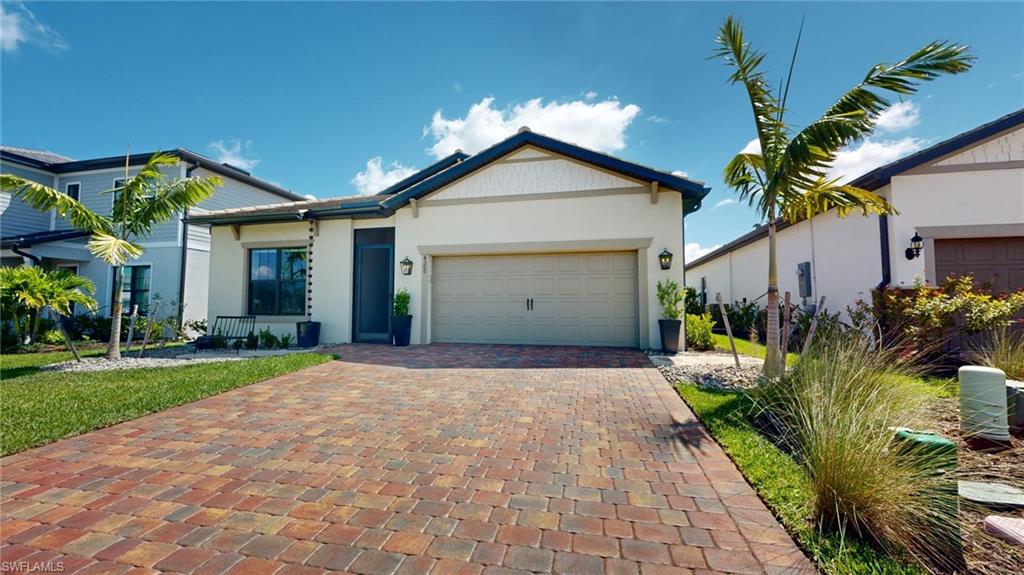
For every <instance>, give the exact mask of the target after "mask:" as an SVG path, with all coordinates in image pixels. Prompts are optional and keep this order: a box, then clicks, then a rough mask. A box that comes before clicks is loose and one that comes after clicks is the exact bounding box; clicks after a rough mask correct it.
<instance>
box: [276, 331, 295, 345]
mask: <svg viewBox="0 0 1024 575" xmlns="http://www.w3.org/2000/svg"><path fill="white" fill-rule="evenodd" d="M291 344H292V334H290V333H282V334H281V337H279V338H278V339H277V345H278V347H280V348H281V349H288V346H290V345H291Z"/></svg>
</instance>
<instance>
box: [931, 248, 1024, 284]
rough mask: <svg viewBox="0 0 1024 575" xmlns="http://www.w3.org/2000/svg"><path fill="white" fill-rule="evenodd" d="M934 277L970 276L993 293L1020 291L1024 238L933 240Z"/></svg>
mask: <svg viewBox="0 0 1024 575" xmlns="http://www.w3.org/2000/svg"><path fill="white" fill-rule="evenodd" d="M934 245H935V277H936V279H937V280H938V281H939V282H941V281H943V280H944V279H945V278H947V277H949V276H950V275H957V276H965V275H973V276H974V279H975V281H976V282H977V283H987V284H990V285H991V287H992V289H993V290H995V291H1012V290H1018V289H1024V237H1007V238H966V239H937V240H935V244H934Z"/></svg>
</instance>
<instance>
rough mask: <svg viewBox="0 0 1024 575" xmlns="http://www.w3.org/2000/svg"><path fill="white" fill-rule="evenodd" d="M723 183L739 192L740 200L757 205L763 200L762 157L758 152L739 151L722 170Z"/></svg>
mask: <svg viewBox="0 0 1024 575" xmlns="http://www.w3.org/2000/svg"><path fill="white" fill-rule="evenodd" d="M722 177H723V179H724V180H725V184H726V185H727V186H729V187H730V188H732V189H734V190H736V191H738V192H739V195H740V200H742V201H745V202H747V203H748V204H750V205H752V206H753V205H757V207H758V210H759V211H760V209H761V205H760V203H761V202H762V201H763V200H764V193H763V191H764V184H765V182H764V178H765V176H764V157H763V156H761V155H760V154H753V153H739V154H736V156H735V157H733V159H732V161H730V162H729V164H728V165H727V166H726V167H725V170H724V171H723V172H722Z"/></svg>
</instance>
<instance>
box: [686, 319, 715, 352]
mask: <svg viewBox="0 0 1024 575" xmlns="http://www.w3.org/2000/svg"><path fill="white" fill-rule="evenodd" d="M714 325H715V320H713V319H711V314H710V313H704V314H700V315H694V314H689V313H688V314H686V346H687V347H690V348H693V349H696V350H698V351H708V350H711V349H714V348H715V342H714V340H713V339H712V337H711V328H712V327H714Z"/></svg>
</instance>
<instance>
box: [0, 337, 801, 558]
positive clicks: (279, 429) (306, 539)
mask: <svg viewBox="0 0 1024 575" xmlns="http://www.w3.org/2000/svg"><path fill="white" fill-rule="evenodd" d="M335 351H336V353H338V354H339V356H340V357H341V359H340V361H335V362H331V363H327V364H323V365H319V366H316V367H312V368H309V369H306V370H303V371H300V372H297V373H293V374H290V375H286V376H283V377H279V378H276V379H273V380H270V381H266V382H263V383H259V384H255V385H251V386H248V387H245V388H242V389H238V390H235V391H231V392H228V393H224V394H221V395H218V396H215V397H211V398H208V399H204V400H202V401H198V402H195V403H192V404H188V405H184V406H180V407H177V408H173V409H169V410H167V411H163V412H161V413H157V414H153V415H150V416H147V417H143V418H140V419H136V420H134V421H129V422H125V423H122V424H119V425H115V426H113V427H109V428H107V429H102V430H98V431H94V432H92V433H87V434H85V435H81V436H78V437H74V438H70V439H65V440H62V441H58V442H56V443H53V444H50V445H47V446H44V447H40V448H37V449H32V450H29V451H26V452H24V453H21V454H17V455H13V456H9V457H6V458H4V459H2V460H0V465H2V477H0V560H2V562H3V566H4V569H6V570H7V571H12V572H17V571H19V570H20V571H26V570H28V569H35V570H40V569H46V565H44V564H46V563H47V562H49V564H50V566H51V567H50V569H51V570H53V569H54V568H53V567H52V566H53V565H56V564H57V563H59V564H61V565H63V567H64V570H63V571H62V572H63V573H71V572H75V571H78V572H81V573H128V572H140V573H141V572H161V571H165V572H181V573H196V574H203V573H211V574H218V575H219V574H223V573H232V574H235V573H268V574H269V573H276V574H278V575H283V574H287V573H310V574H313V573H320V572H323V571H325V570H334V571H347V572H354V573H381V574H386V575H391V574H394V573H443V574H447V573H520V572H535V573H549V572H554V573H583V574H586V573H691V572H697V571H699V572H704V573H711V572H734V573H783V572H797V571H812V569H811V567H810V565H809V563H808V561H807V559H806V558H805V557H804V556H803V554H802V553H801V552H800V551H799V550H798V549H797V548H796V546H795V545H794V544H793V541H792V540H791V539H790V537H789V536H788V535H787V534H786V532H785V531H784V530H783V529H782V528H781V527H780V526H779V525H778V524H777V523H776V522H775V520H774V519H773V518H772V516H771V514H770V513H768V512H767V510H766V509H765V508H764V506H763V504H762V503H761V501H760V500H759V499H758V498H757V497H756V495H755V494H754V493H753V491H752V490H751V488H750V487H749V486H748V485H747V483H746V482H745V481H744V480H743V478H742V476H741V475H740V474H739V472H738V471H737V470H736V468H735V466H733V464H732V463H731V462H730V461H729V459H728V458H727V457H726V456H725V454H724V453H723V452H722V450H721V449H720V448H719V447H718V445H717V444H715V443H714V441H712V440H711V439H710V437H709V436H708V434H707V433H706V432H705V430H704V428H703V427H702V426H701V425H700V424H699V422H697V421H696V420H695V418H694V417H693V415H692V413H691V412H690V411H689V410H688V409H687V408H686V406H685V404H683V403H682V401H681V400H680V399H679V398H678V396H676V394H675V393H674V392H673V391H672V389H671V387H670V386H669V385H668V384H667V383H666V382H665V380H664V379H663V378H662V377H661V375H660V374H659V373H658V371H657V370H656V369H654V368H653V367H652V366H651V365H650V363H649V362H648V360H647V358H646V357H645V356H644V355H643V354H642V353H640V352H638V351H633V350H615V349H599V348H568V347H559V348H543V347H526V346H455V345H430V346H418V347H409V348H391V347H385V346H368V345H351V346H342V347H339V348H337V349H336V350H335ZM708 569H711V570H716V571H708ZM692 570H696V571H692Z"/></svg>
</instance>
